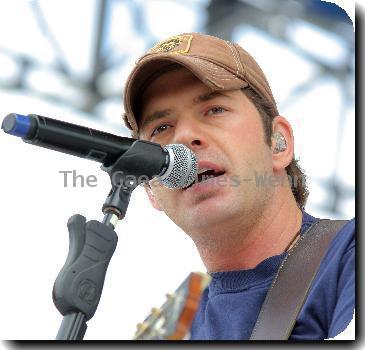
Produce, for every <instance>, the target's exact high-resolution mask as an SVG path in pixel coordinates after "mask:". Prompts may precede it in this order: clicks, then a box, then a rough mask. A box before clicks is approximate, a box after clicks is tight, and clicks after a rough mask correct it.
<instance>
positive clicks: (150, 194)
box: [143, 184, 163, 211]
mask: <svg viewBox="0 0 365 350" xmlns="http://www.w3.org/2000/svg"><path fill="white" fill-rule="evenodd" d="M143 187H144V189H145V191H146V193H147V196H148V199H149V200H150V203H151V204H152V206H153V207H154V208H155V209H156V210H159V211H163V209H162V208H161V207H160V205H159V204H158V201H157V199H156V197H155V196H154V194H153V192H152V189H151V187H150V185H149V184H144V185H143Z"/></svg>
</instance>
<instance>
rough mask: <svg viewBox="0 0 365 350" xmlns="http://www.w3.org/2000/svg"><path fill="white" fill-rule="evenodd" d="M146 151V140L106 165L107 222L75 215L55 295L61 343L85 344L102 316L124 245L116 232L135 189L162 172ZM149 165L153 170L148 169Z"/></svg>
mask: <svg viewBox="0 0 365 350" xmlns="http://www.w3.org/2000/svg"><path fill="white" fill-rule="evenodd" d="M144 147H145V145H144V144H143V142H137V143H135V147H131V148H130V149H129V150H128V151H127V152H125V153H124V154H123V155H122V156H120V157H119V158H118V159H117V160H116V162H115V163H114V164H112V165H110V166H105V165H103V166H101V169H102V170H104V171H106V172H107V173H108V174H109V176H110V178H111V182H112V189H111V190H110V192H109V194H108V196H107V198H106V200H105V202H104V205H103V208H102V210H103V213H104V218H103V221H102V222H98V221H96V220H91V221H88V222H86V218H85V217H84V216H82V215H79V214H75V215H73V216H71V217H70V218H69V220H68V222H67V227H68V231H69V252H68V256H67V258H66V262H65V264H64V266H63V267H62V269H61V271H60V272H59V274H58V276H57V278H56V280H55V283H54V286H53V293H52V296H53V302H54V304H55V306H56V308H57V309H58V311H59V312H60V313H61V314H62V315H63V316H64V317H63V320H62V323H61V325H60V328H59V330H58V333H57V336H56V340H82V339H83V338H84V335H85V332H86V329H87V324H86V322H87V321H89V320H90V319H91V318H92V317H93V316H94V314H95V312H96V309H97V307H98V304H99V301H100V297H101V294H102V289H103V285H104V280H105V275H106V271H107V268H108V265H109V262H110V260H111V258H112V256H113V253H114V251H115V248H116V246H117V242H118V236H117V234H116V232H115V231H114V228H115V226H116V224H117V222H118V220H122V219H123V218H124V216H125V213H126V211H127V208H128V204H129V200H130V196H131V194H132V191H133V190H134V189H135V188H136V187H137V186H138V185H139V184H140V183H142V182H144V181H147V180H150V179H151V178H152V177H153V175H154V174H156V170H155V169H153V168H154V167H155V166H156V165H154V164H153V163H154V162H151V155H150V154H149V153H148V152H147V153H146V152H145V149H144ZM146 163H147V164H151V166H148V167H146V166H145V165H146ZM143 165H144V166H143ZM142 169H144V171H143V176H144V179H143V180H142V177H141V175H142V173H141V171H142ZM146 169H147V170H146ZM136 175H137V176H139V178H137V176H136Z"/></svg>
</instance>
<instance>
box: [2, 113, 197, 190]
mask: <svg viewBox="0 0 365 350" xmlns="http://www.w3.org/2000/svg"><path fill="white" fill-rule="evenodd" d="M2 129H3V130H4V131H5V132H6V133H7V134H10V135H13V136H18V137H21V138H22V139H23V141H24V142H27V143H30V144H33V145H37V146H41V147H45V148H48V149H52V150H55V151H59V152H63V153H67V154H71V155H74V156H77V157H81V158H87V159H91V160H94V161H97V162H101V163H102V164H103V166H105V167H108V166H110V165H112V164H113V163H114V162H115V161H116V160H117V159H118V158H119V157H120V156H121V155H123V154H124V153H126V152H127V151H128V150H130V149H131V148H132V147H133V146H134V147H135V146H136V145H137V144H138V146H142V147H138V149H142V150H143V152H146V154H149V155H150V157H148V158H149V162H146V164H138V165H137V167H139V169H141V168H143V167H145V168H146V170H147V168H148V170H149V172H151V171H152V172H153V175H156V176H159V180H160V182H161V183H162V184H163V185H165V186H166V187H168V188H185V187H187V186H189V185H190V184H191V183H192V182H193V181H194V180H195V178H196V176H197V171H198V162H197V159H196V156H195V154H194V153H193V152H192V151H191V150H190V149H189V148H187V147H186V146H184V145H182V144H171V145H167V146H165V147H164V148H162V147H161V146H160V145H158V144H157V143H154V142H148V141H141V140H136V139H132V138H128V137H121V136H117V135H113V134H110V133H107V132H103V131H99V130H94V129H91V128H87V127H84V126H80V125H76V124H72V123H68V122H64V121H60V120H56V119H51V118H47V117H43V116H40V115H37V114H29V115H26V116H25V115H21V114H16V113H11V114H8V115H7V116H6V117H5V119H4V120H3V123H2ZM142 143H143V144H142ZM151 167H152V170H151Z"/></svg>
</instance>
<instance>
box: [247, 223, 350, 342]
mask: <svg viewBox="0 0 365 350" xmlns="http://www.w3.org/2000/svg"><path fill="white" fill-rule="evenodd" d="M346 222H347V220H328V219H322V220H319V221H317V222H316V223H314V224H313V225H312V226H311V227H310V228H309V229H308V230H307V231H306V232H304V233H303V235H302V236H301V237H300V239H299V240H298V241H297V243H296V244H295V245H294V247H293V248H292V249H290V250H289V252H288V255H287V256H286V258H285V259H284V261H283V262H282V263H281V265H280V267H279V269H278V272H277V274H276V277H275V278H274V280H273V282H272V284H271V287H270V289H269V291H268V293H267V295H266V298H265V301H264V303H263V305H262V307H261V310H260V313H259V316H258V319H257V321H256V324H255V326H254V329H253V331H252V334H251V337H250V340H287V339H288V338H289V337H290V334H291V332H292V330H293V327H294V324H295V322H296V319H297V317H298V314H299V312H300V310H301V308H302V306H303V304H304V302H305V300H306V298H307V295H308V292H309V290H310V287H311V284H312V282H313V280H314V278H315V276H316V274H317V272H318V269H319V265H320V263H321V261H322V259H323V257H324V255H325V253H326V251H327V248H328V246H329V244H330V243H331V241H332V239H333V237H334V236H335V235H336V233H337V232H338V231H339V229H340V228H341V227H342V226H343V225H344V224H345V223H346Z"/></svg>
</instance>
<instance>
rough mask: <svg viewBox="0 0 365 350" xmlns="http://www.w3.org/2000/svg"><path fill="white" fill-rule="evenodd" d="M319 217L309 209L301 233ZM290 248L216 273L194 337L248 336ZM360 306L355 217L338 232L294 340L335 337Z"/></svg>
mask: <svg viewBox="0 0 365 350" xmlns="http://www.w3.org/2000/svg"><path fill="white" fill-rule="evenodd" d="M317 220H318V219H316V218H314V217H313V216H311V215H309V214H307V213H305V212H303V221H302V228H301V234H302V233H303V232H305V231H306V230H307V229H308V228H309V227H310V226H311V225H312V224H313V223H314V222H315V221H317ZM286 254H287V253H283V254H281V255H276V256H272V257H270V258H268V259H266V260H264V261H262V262H261V263H260V264H259V265H257V266H256V267H255V268H254V269H250V270H241V271H228V272H215V273H212V274H211V277H212V281H211V283H210V285H209V286H208V287H207V288H206V290H205V291H204V293H203V295H202V299H201V302H200V306H199V309H198V311H197V314H196V316H195V318H194V321H193V324H192V328H191V332H190V333H191V339H192V340H218V339H219V340H247V339H249V338H250V335H251V333H252V330H253V327H254V325H255V323H256V320H257V317H258V314H259V312H260V309H261V305H262V303H263V301H264V299H265V296H266V294H267V291H268V289H269V287H270V285H271V282H272V280H273V278H274V277H275V275H276V272H277V270H278V268H279V266H280V264H281V262H282V260H283V259H284V257H285V256H286ZM354 308H355V219H352V220H351V221H349V222H348V223H347V224H345V226H344V227H343V228H342V229H341V230H340V231H339V232H338V233H337V234H336V236H335V237H334V239H333V240H332V242H331V244H330V246H329V249H328V251H327V253H326V255H325V257H324V258H323V260H322V262H321V265H320V268H319V271H318V274H317V276H316V277H315V279H314V281H313V284H312V287H311V290H310V291H309V293H308V297H307V299H306V301H305V303H304V305H303V308H302V310H301V312H300V313H299V315H298V318H297V322H296V324H295V326H294V328H293V331H292V334H291V336H290V338H289V339H295V340H320V339H328V338H333V337H335V336H336V335H338V334H339V333H341V332H342V331H343V330H345V329H346V327H347V326H348V324H349V323H350V321H351V320H352V317H353V312H354Z"/></svg>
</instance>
